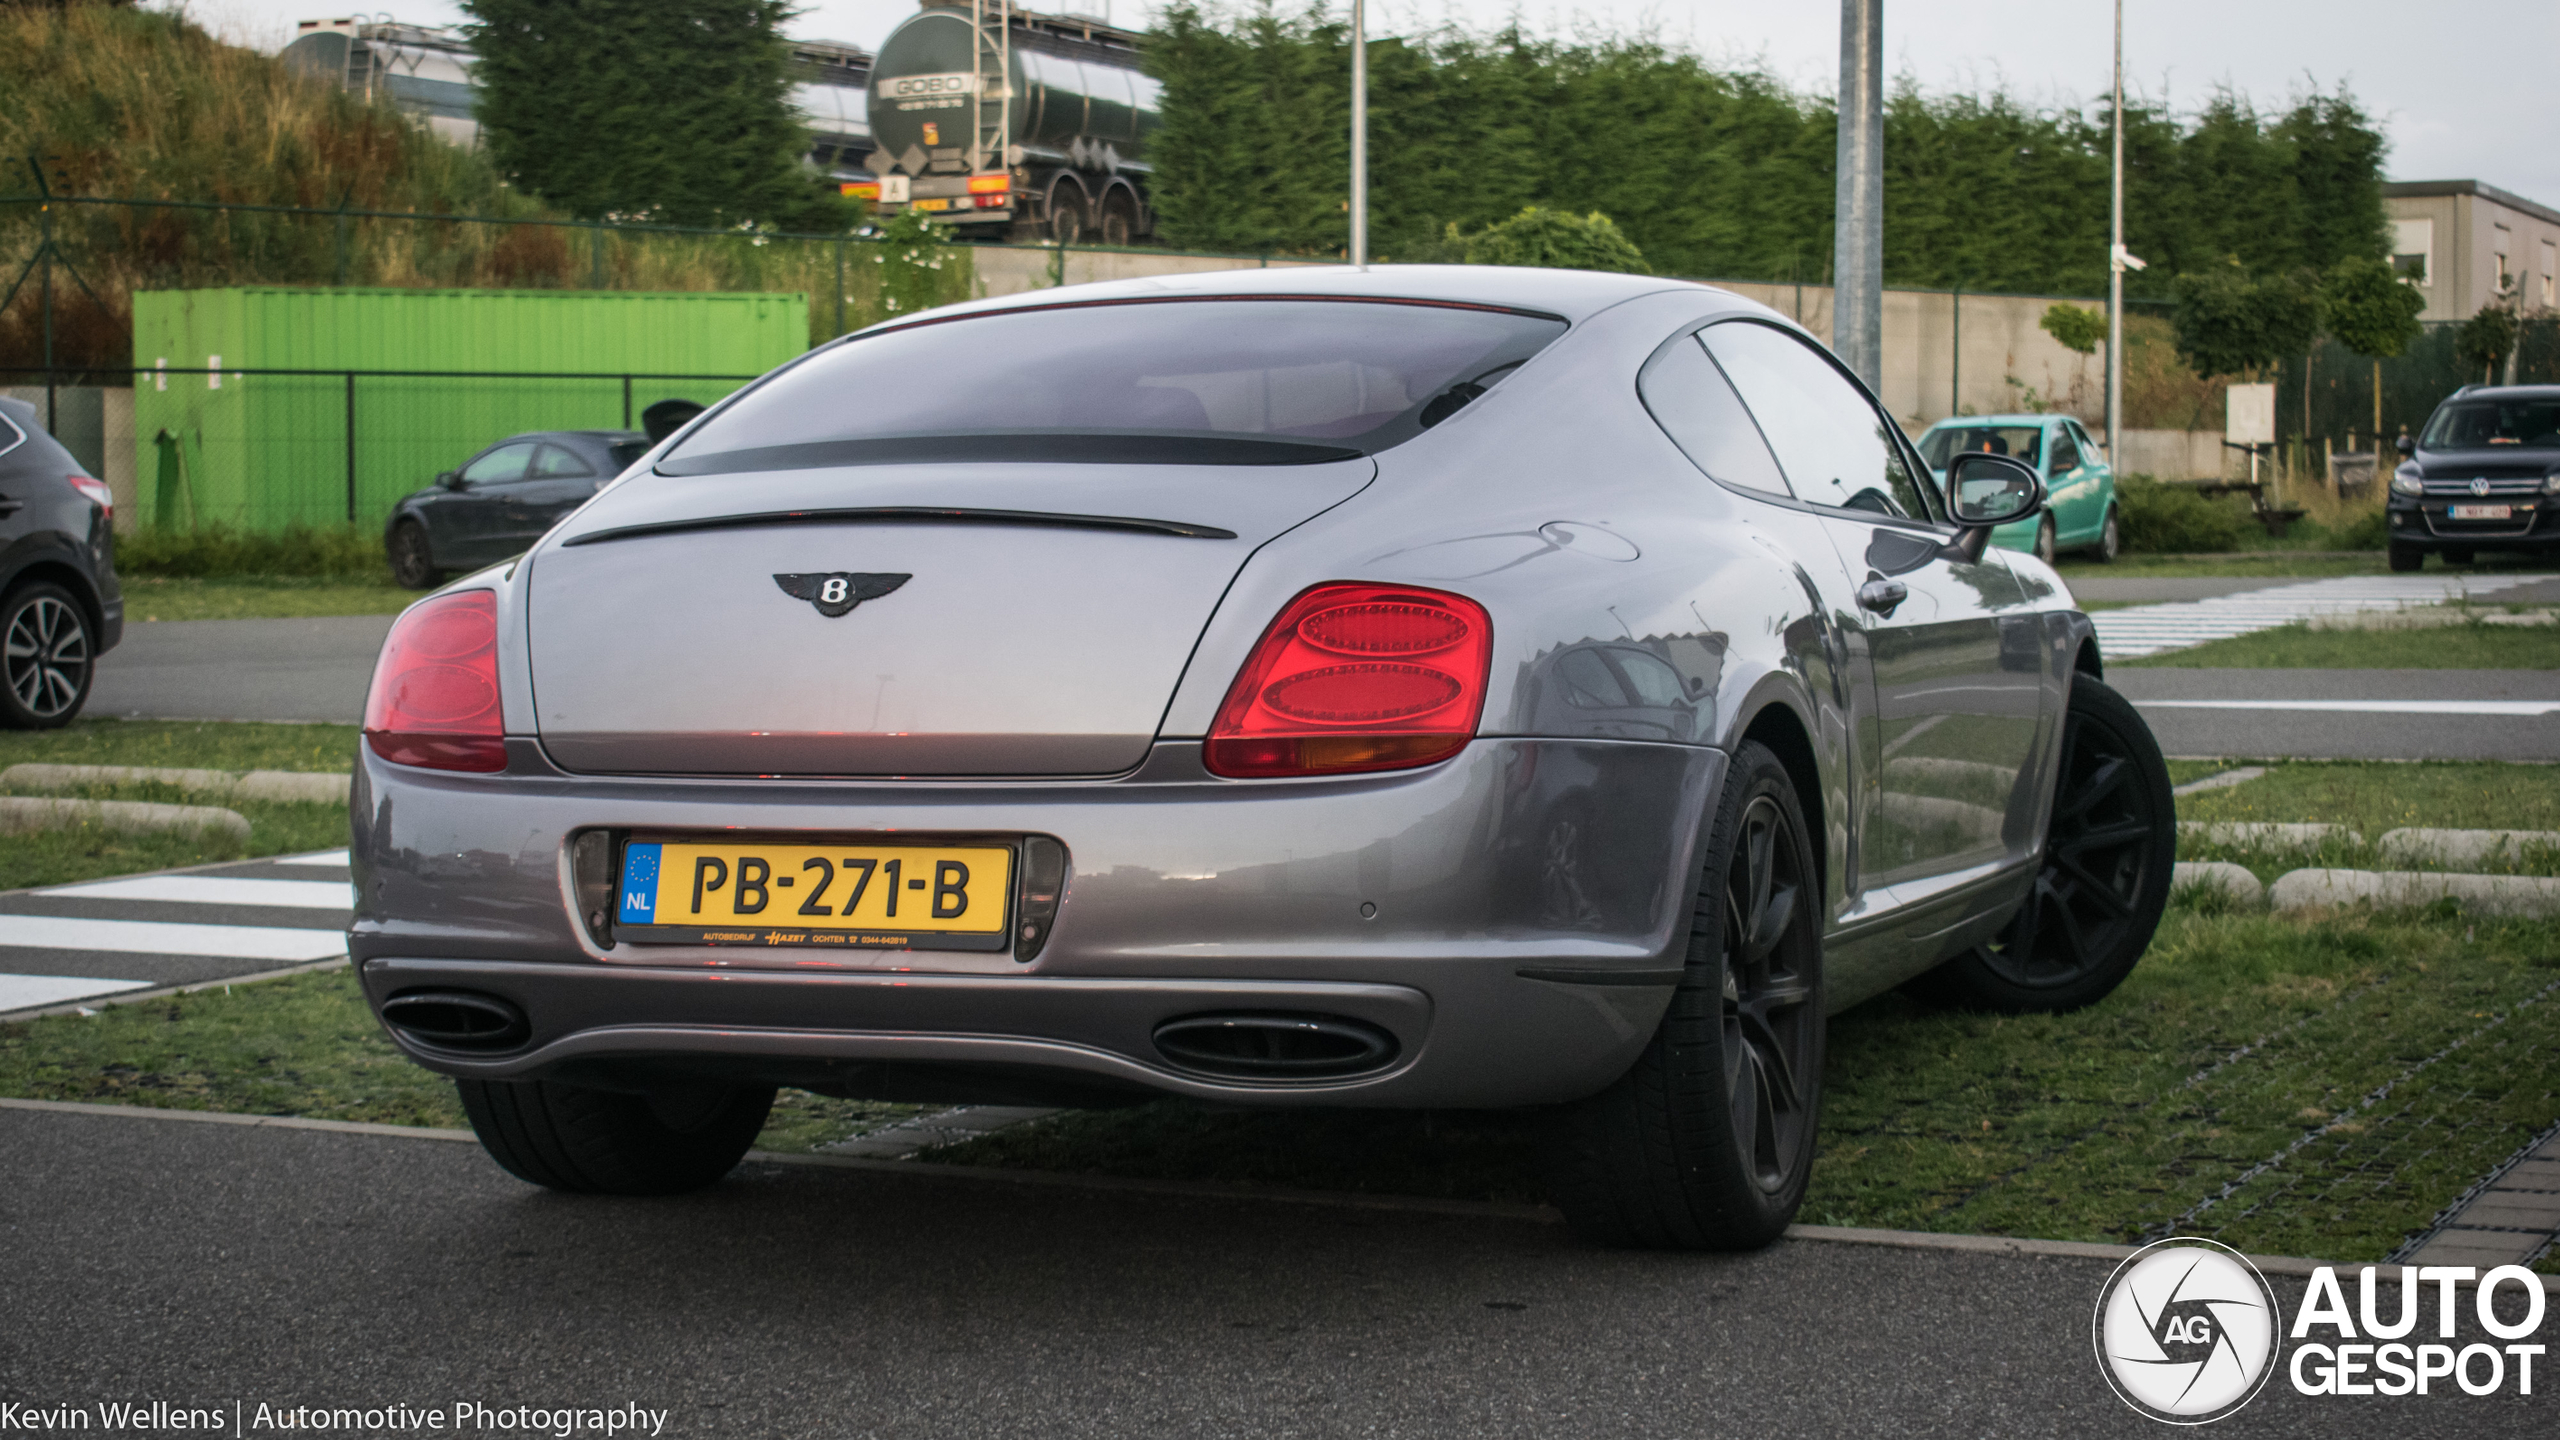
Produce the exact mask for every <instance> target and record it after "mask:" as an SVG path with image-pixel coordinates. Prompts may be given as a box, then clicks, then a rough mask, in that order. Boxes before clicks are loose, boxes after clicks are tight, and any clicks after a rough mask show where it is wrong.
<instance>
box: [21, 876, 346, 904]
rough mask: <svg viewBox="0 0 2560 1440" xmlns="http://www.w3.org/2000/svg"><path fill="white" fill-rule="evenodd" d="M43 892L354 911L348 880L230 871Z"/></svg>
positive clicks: (100, 882)
mask: <svg viewBox="0 0 2560 1440" xmlns="http://www.w3.org/2000/svg"><path fill="white" fill-rule="evenodd" d="M36 893H37V894H39V895H62V896H71V897H76V898H78V899H83V900H166V901H171V902H173V903H177V904H187V905H270V906H279V907H284V908H289V909H294V910H351V909H354V908H355V903H356V892H355V887H354V886H353V885H350V884H348V883H347V882H345V881H343V880H240V879H234V878H232V877H230V876H226V875H136V876H134V877H132V878H131V879H127V880H96V881H91V882H89V883H88V884H84V885H58V886H55V887H54V888H53V889H50V890H39V891H37V892H36Z"/></svg>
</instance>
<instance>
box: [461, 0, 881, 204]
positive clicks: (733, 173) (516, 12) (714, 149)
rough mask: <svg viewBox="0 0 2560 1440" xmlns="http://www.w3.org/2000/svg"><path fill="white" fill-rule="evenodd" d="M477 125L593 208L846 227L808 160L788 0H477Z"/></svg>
mask: <svg viewBox="0 0 2560 1440" xmlns="http://www.w3.org/2000/svg"><path fill="white" fill-rule="evenodd" d="M465 8H466V9H468V10H469V12H470V13H471V16H472V23H471V25H470V26H469V31H470V34H471V39H472V44H473V45H474V47H475V48H476V49H477V50H478V51H479V53H480V64H479V71H478V77H479V81H480V86H481V94H480V125H481V133H482V134H483V135H484V136H485V137H486V138H487V141H488V145H489V151H490V154H491V155H492V156H493V157H494V158H495V159H496V160H497V162H498V164H499V166H500V167H501V168H502V169H504V170H506V171H507V172H508V174H509V175H510V176H511V177H512V178H513V179H514V181H515V182H516V183H517V184H518V185H520V186H522V187H523V188H524V189H526V190H529V191H531V192H533V193H534V194H536V195H539V196H541V197H543V198H544V199H546V200H548V201H550V202H551V203H553V204H555V205H558V206H560V207H561V208H563V209H565V210H567V211H569V212H570V213H572V214H574V215H578V216H581V217H584V218H588V219H602V218H605V217H607V216H616V215H620V216H638V217H646V218H648V219H651V220H657V221H662V222H666V223H671V224H679V225H719V226H732V225H758V226H769V227H777V228H784V229H825V230H833V229H839V228H842V227H843V226H844V225H845V224H846V223H847V222H848V221H849V220H850V218H851V215H852V211H851V209H850V207H849V206H848V205H847V203H846V202H845V201H844V200H843V199H841V198H840V197H838V196H836V195H835V194H833V193H831V192H830V191H828V190H826V189H824V188H822V187H821V185H820V184H819V182H818V181H817V179H816V178H815V177H814V176H812V175H811V174H810V173H809V172H808V170H807V169H806V168H805V167H804V166H803V165H802V164H801V156H802V154H803V153H804V152H805V151H806V149H807V147H808V138H809V137H808V133H807V131H806V130H805V129H804V128H803V126H802V124H801V121H800V118H799V115H798V114H797V113H796V112H795V111H794V110H793V108H792V104H791V90H790V82H789V76H788V72H787V70H786V66H787V64H788V61H789V52H788V51H787V49H786V48H785V46H784V43H783V40H782V37H781V32H780V28H779V27H780V26H781V24H782V22H783V20H784V19H786V18H787V17H788V16H789V15H790V14H791V11H790V9H789V7H788V6H787V4H785V3H784V0H466V3H465Z"/></svg>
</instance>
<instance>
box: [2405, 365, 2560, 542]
mask: <svg viewBox="0 0 2560 1440" xmlns="http://www.w3.org/2000/svg"><path fill="white" fill-rule="evenodd" d="M2400 454H2401V455H2402V457H2403V458H2402V459H2401V461H2400V468H2399V469H2398V471H2396V472H2395V473H2394V474H2393V475H2392V477H2391V568H2392V569H2394V570H2415V569H2417V568H2418V567H2419V566H2420V565H2422V564H2424V563H2426V557H2427V552H2428V551H2430V550H2432V551H2434V552H2435V553H2437V554H2439V555H2442V556H2443V557H2444V559H2445V563H2446V564H2448V565H2468V564H2470V563H2471V559H2472V556H2473V555H2474V554H2475V553H2476V552H2478V551H2482V550H2531V551H2540V552H2546V553H2547V552H2554V551H2560V385H2496V386H2491V385H2465V386H2463V387H2462V388H2461V389H2459V390H2456V391H2455V392H2453V394H2452V395H2450V396H2448V397H2447V398H2446V399H2445V401H2444V403H2443V404H2441V405H2438V406H2437V407H2436V413H2435V414H2433V415H2431V416H2429V417H2427V427H2426V429H2424V430H2422V431H2420V432H2419V434H2418V438H2417V439H2416V440H2415V441H2411V440H2409V439H2408V438H2407V437H2405V436H2404V437H2402V439H2401V441H2400Z"/></svg>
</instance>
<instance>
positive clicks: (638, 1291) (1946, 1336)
mask: <svg viewBox="0 0 2560 1440" xmlns="http://www.w3.org/2000/svg"><path fill="white" fill-rule="evenodd" d="M0 1156H6V1157H7V1159H6V1161H5V1166H6V1170H7V1173H8V1175H9V1181H8V1183H7V1184H6V1185H5V1186H0V1236H4V1237H5V1240H0V1243H4V1244H5V1253H6V1254H7V1255H8V1257H9V1261H8V1263H7V1264H6V1265H5V1266H0V1315H5V1316H6V1317H8V1323H6V1324H5V1325H0V1398H7V1399H14V1400H18V1401H21V1402H26V1401H34V1402H39V1403H46V1404H59V1403H64V1402H77V1403H91V1404H94V1403H95V1402H96V1401H97V1400H99V1399H100V1398H110V1397H133V1398H157V1399H161V1400H166V1401H169V1402H172V1403H176V1404H189V1405H208V1406H220V1407H223V1408H225V1409H227V1408H228V1407H229V1406H230V1404H231V1402H232V1401H233V1400H234V1399H235V1398H237V1399H245V1400H246V1401H247V1402H248V1403H249V1404H250V1405H251V1406H254V1405H255V1404H257V1403H258V1402H261V1401H264V1402H267V1403H270V1404H277V1405H304V1404H308V1405H322V1404H328V1405H385V1404H392V1403H407V1404H411V1405H419V1406H424V1405H429V1404H451V1403H452V1402H453V1401H454V1400H455V1399H457V1398H472V1399H478V1400H480V1401H482V1402H484V1403H487V1404H490V1405H493V1406H500V1405H510V1404H538V1405H563V1404H571V1405H598V1406H602V1405H613V1404H620V1403H630V1402H637V1403H640V1404H644V1405H647V1406H650V1407H652V1408H665V1409H667V1410H670V1411H672V1416H671V1418H670V1419H669V1421H668V1423H667V1427H666V1430H665V1433H666V1434H669V1435H733V1434H734V1435H775V1436H801V1435H809V1436H830V1437H833V1436H853V1435H897V1436H909V1435H914V1436H934V1435H952V1436H968V1437H972V1440H977V1437H997V1436H1014V1435H1019V1436H1036V1437H1041V1440H1053V1437H1069V1436H1088V1435H1090V1436H1107V1437H1112V1440H1120V1437H1126V1436H1131V1435H1148V1436H1166V1437H1175V1436H1179V1437H1190V1436H1229V1435H1233V1436H1252V1437H1256V1440H1281V1437H1291V1436H1332V1435H1360V1436H1417V1437H1432V1440H1442V1437H1456V1436H1468V1437H1473V1436H1498V1435H1522V1436H1577V1437H1580V1436H1656V1435H1658V1436H1677V1437H1681V1440H1696V1437H1702V1436H1720V1435H1741V1436H1751V1437H1755V1440H1760V1437H1790V1436H1807V1437H1835V1436H1856V1435H1890V1436H1895V1437H1914V1436H1962V1437H1967V1440H1972V1437H1979V1436H1986V1435H2001V1436H2010V1435H2070V1436H2089V1435H2097V1436H2104V1435H2125V1436H2146V1437H2156V1436H2158V1435H2160V1434H2162V1433H2164V1432H2163V1431H2161V1430H2159V1429H2158V1428H2156V1425H2155V1423H2154V1422H2152V1421H2149V1420H2145V1419H2143V1418H2140V1417H2139V1416H2137V1415H2135V1414H2134V1413H2133V1412H2132V1411H2130V1410H2128V1409H2126V1408H2125V1407H2124V1406H2123V1405H2122V1404H2121V1403H2120V1402H2119V1401H2117V1400H2116V1399H2115V1397H2114V1396H2113V1394H2112V1393H2111V1392H2110V1391H2109V1390H2108V1389H2107V1387H2106V1385H2105V1384H2104V1382H2103V1381H2102V1380H2101V1379H2100V1378H2099V1375H2098V1373H2097V1369H2096V1362H2095V1361H2094V1359H2093V1357H2092V1354H2091V1348H2090V1316H2091V1311H2092V1308H2093V1306H2094V1304H2095V1301H2096V1298H2097V1294H2098V1290H2099V1286H2100V1284H2101V1282H2102V1281H2103V1280H2104V1279H2105V1278H2106V1275H2107V1274H2108V1271H2109V1269H2110V1267H2109V1265H2107V1264H2106V1263H2105V1262H2102V1261H2090V1260H2066V1259H2031V1258H2010V1257H1995V1256H1984V1255H1972V1254H1960V1253H1947V1252H1938V1251H1909V1250H1896V1249H1886V1248H1880V1247H1872V1246H1855V1245H1839V1244H1823V1243H1808V1242H1789V1243H1784V1244H1781V1245H1779V1246H1778V1247H1776V1248H1774V1249H1771V1250H1768V1251H1764V1252H1762V1253H1759V1254H1755V1255H1746V1256H1686V1255H1652V1254H1627V1253H1612V1252H1606V1251H1598V1250H1592V1249H1588V1248H1584V1247H1582V1246H1580V1245H1577V1244H1576V1243H1574V1242H1573V1241H1572V1240H1571V1239H1570V1238H1569V1237H1568V1236H1567V1235H1566V1234H1565V1233H1564V1232H1563V1231H1562V1230H1561V1229H1560V1228H1558V1227H1554V1226H1547V1225H1538V1224H1531V1223H1525V1222H1511V1221H1498V1220H1478V1219H1461V1218H1450V1217H1442V1216H1433V1215H1413V1214H1404V1213H1392V1212H1377V1211H1357V1210H1339V1209H1323V1208H1315V1207H1308V1206H1296V1205H1286V1204H1266V1203H1258V1202H1250V1201H1226V1200H1208V1199H1188V1198H1174V1197H1157V1196H1150V1195H1144V1194H1129V1193H1125V1192H1123V1193H1094V1192H1079V1191H1064V1190H1054V1189H1046V1188H1038V1189H1035V1188H1028V1187H1023V1188H1017V1187H1014V1186H1011V1185H1006V1184H998V1183H989V1182H983V1181H953V1180H942V1179H932V1178H925V1177H915V1178H909V1177H904V1176H891V1175H880V1174H876V1173H863V1172H846V1171H835V1170H822V1169H816V1168H812V1167H803V1166H783V1165H750V1166H749V1167H747V1168H746V1169H744V1170H742V1171H741V1172H740V1173H739V1174H737V1175H735V1176H732V1177H731V1178H730V1179H729V1180H728V1181H727V1182H725V1183H723V1184H721V1185H720V1186H718V1187H716V1188H714V1189H713V1190H711V1191H709V1192H706V1193H704V1194H701V1195H697V1196H691V1197H685V1198H679V1199H674V1200H663V1201H621V1200H592V1199H570V1198H566V1197H560V1196H554V1195H549V1194H546V1193H543V1192H540V1191H536V1190H534V1189H531V1188H529V1187H527V1186H524V1185H521V1184H519V1183H517V1182H516V1181H514V1180H511V1179H509V1178H507V1177H506V1176H505V1175H503V1174H501V1173H500V1172H499V1171H498V1170H497V1169H496V1168H495V1167H494V1166H492V1165H491V1164H490V1163H489V1162H488V1161H487V1160H486V1159H484V1158H483V1157H482V1156H481V1154H480V1152H479V1151H478V1149H477V1148H476V1147H474V1146H470V1145H465V1144H457V1143H450V1142H439V1141H428V1140H415V1139H404V1138H381V1137H373V1136H361V1135H345V1134H332V1133H317V1132H311V1131H295V1130H278V1129H250V1128H246V1127H235V1126H220V1125H208V1124H197V1123H183V1122H165V1121H154V1120H144V1119H127V1118H120V1117H99V1116H87V1115H69V1114H46V1113H30V1112H26V1111H0ZM2275 1284H2276V1287H2277V1293H2278V1296H2279V1299H2280V1301H2281V1303H2282V1304H2283V1306H2284V1308H2285V1311H2286V1313H2287V1314H2290V1313H2292V1311H2293V1310H2294V1309H2295V1308H2297V1306H2298V1304H2299V1302H2300V1298H2301V1282H2300V1281H2293V1280H2286V1279H2284V1278H2282V1277H2276V1280H2275ZM2469 1310H2470V1306H2469V1304H2468V1303H2467V1301H2466V1303H2465V1304H2464V1305H2463V1306H2462V1311H2463V1313H2464V1314H2465V1315H2466V1316H2467V1315H2468V1313H2469ZM2464 1323H2465V1324H2466V1325H2468V1324H2470V1323H2471V1322H2470V1321H2469V1320H2468V1319H2466V1320H2465V1322H2464ZM2547 1333H2548V1331H2547V1330H2546V1334H2547ZM2468 1338H2480V1337H2468ZM2538 1338H2539V1337H2538ZM2536 1380H2537V1386H2536V1388H2537V1392H2538V1393H2537V1394H2536V1395H2535V1396H2533V1397H2531V1398H2523V1397H2519V1396H2517V1395H2516V1394H2515V1393H2514V1390H2513V1386H2512V1384H2510V1386H2509V1387H2508V1389H2507V1390H2506V1392H2505V1393H2503V1394H2501V1395H2498V1396H2492V1397H2485V1398H2474V1397H2469V1396H2465V1395H2462V1394H2461V1393H2459V1392H2458V1391H2453V1390H2452V1389H2451V1388H2450V1387H2448V1386H2444V1385H2442V1384H2439V1385H2438V1386H2437V1387H2436V1388H2437V1393H2436V1394H2435V1395H2433V1396H2431V1397H2428V1398H2424V1399H2421V1398H2416V1397H2410V1398H2405V1399H2401V1400H2396V1401H2394V1400H2379V1399H2340V1398H2327V1397H2323V1398H2316V1399H2315V1398H2308V1397H2303V1396H2300V1395H2296V1394H2294V1393H2293V1392H2292V1391H2291V1390H2290V1389H2289V1388H2288V1387H2287V1385H2286V1383H2285V1381H2284V1380H2283V1379H2282V1378H2281V1377H2278V1378H2277V1379H2275V1380H2274V1381H2273V1382H2272V1383H2270V1384H2269V1385H2268V1387H2267V1389H2266V1390H2265V1392H2264V1393H2263V1394H2261V1395H2260V1397H2259V1398H2258V1399H2257V1400H2256V1401H2254V1402H2253V1403H2252V1404H2251V1405H2250V1406H2249V1408H2248V1409H2247V1410H2245V1411H2243V1412H2242V1413H2241V1414H2240V1415H2238V1416H2236V1417H2234V1418H2233V1419H2231V1420H2228V1421H2225V1422H2223V1423H2222V1424H2220V1425H2218V1426H2216V1433H2217V1434H2227V1435H2235V1436H2259V1435H2267V1436H2293V1435H2299V1436H2320V1437H2329V1436H2335V1435H2342V1434H2361V1435H2372V1434H2382V1433H2389V1434H2391V1435H2392V1436H2393V1437H2394V1440H2428V1437H2437V1436H2443V1437H2461V1440H2480V1437H2483V1436H2496V1435H2517V1436H2523V1435H2533V1436H2536V1437H2537V1440H2539V1437H2543V1436H2547V1435H2548V1434H2549V1433H2550V1427H2551V1424H2552V1418H2553V1414H2554V1408H2553V1407H2554V1406H2555V1405H2560V1399H2554V1398H2553V1397H2552V1396H2551V1394H2550V1391H2551V1390H2552V1389H2553V1388H2555V1382H2553V1381H2550V1380H2547V1379H2546V1378H2545V1375H2544V1374H2543V1373H2539V1372H2538V1373H2537V1375H2536Z"/></svg>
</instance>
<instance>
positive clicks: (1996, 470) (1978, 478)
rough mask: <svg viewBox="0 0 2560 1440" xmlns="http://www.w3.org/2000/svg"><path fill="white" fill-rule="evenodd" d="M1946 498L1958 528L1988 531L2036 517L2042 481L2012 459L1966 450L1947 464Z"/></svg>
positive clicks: (2041, 496)
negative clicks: (2015, 521)
mask: <svg viewBox="0 0 2560 1440" xmlns="http://www.w3.org/2000/svg"><path fill="white" fill-rule="evenodd" d="M1947 495H1948V499H1949V500H1950V501H1951V502H1952V503H1953V506H1954V509H1955V522H1956V523H1957V524H1958V525H1961V526H1963V527H1965V528H1966V529H1968V530H1970V529H1976V528H1980V529H1985V530H1988V529H1992V528H1994V527H1997V526H2001V525H2006V524H2008V523H2009V522H2010V521H2012V520H2023V519H2025V518H2027V517H2028V516H2030V515H2033V514H2034V513H2036V511H2037V510H2038V509H2039V508H2041V507H2042V506H2043V505H2044V478H2043V477H2042V476H2040V475H2038V474H2036V467H2034V466H2033V465H2029V464H2028V463H2026V462H2025V461H2023V460H2020V459H2018V458H2016V457H2015V456H2011V455H1988V454H1984V453H1982V452H1981V451H1976V450H1968V451H1966V452H1965V453H1964V454H1962V455H1958V456H1957V457H1955V459H1954V460H1952V461H1950V462H1948V464H1947Z"/></svg>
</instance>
